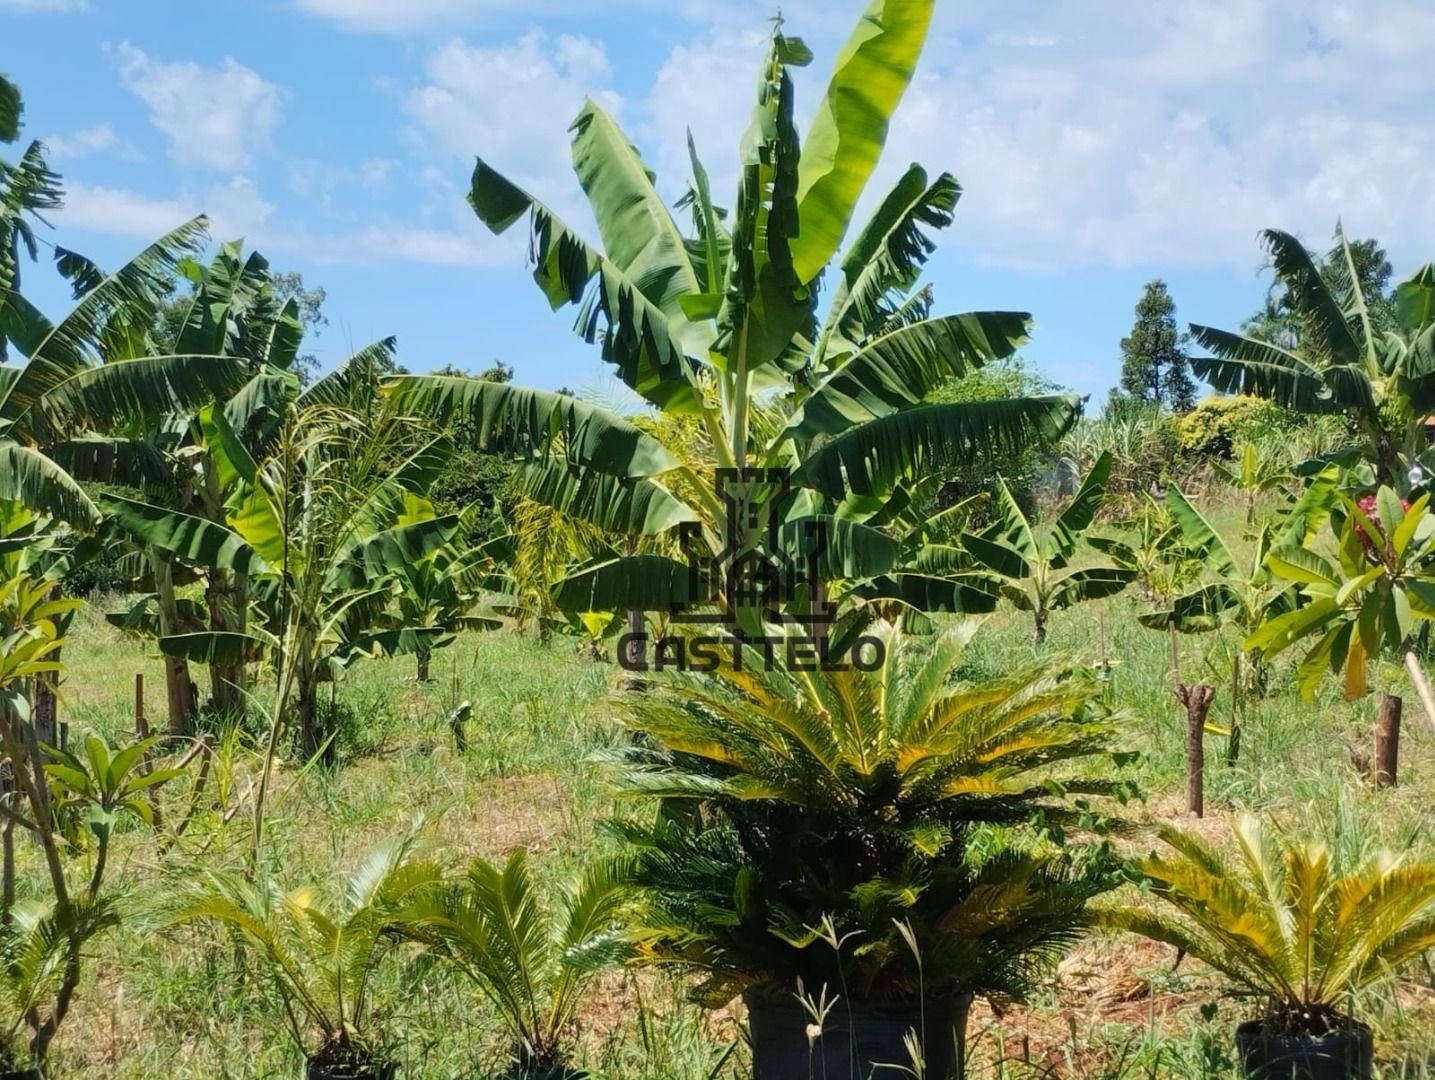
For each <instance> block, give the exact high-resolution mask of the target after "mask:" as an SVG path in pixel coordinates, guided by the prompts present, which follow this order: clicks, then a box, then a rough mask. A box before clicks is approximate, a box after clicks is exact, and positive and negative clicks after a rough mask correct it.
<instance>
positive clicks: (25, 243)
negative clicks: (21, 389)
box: [0, 75, 61, 363]
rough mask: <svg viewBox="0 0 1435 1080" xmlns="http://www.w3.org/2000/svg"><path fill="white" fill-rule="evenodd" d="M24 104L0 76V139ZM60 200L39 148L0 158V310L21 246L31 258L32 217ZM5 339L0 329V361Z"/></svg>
mask: <svg viewBox="0 0 1435 1080" xmlns="http://www.w3.org/2000/svg"><path fill="white" fill-rule="evenodd" d="M24 114H25V103H24V100H23V98H21V96H20V88H19V87H18V86H16V85H15V84H14V83H13V82H11V81H10V80H9V79H7V78H5V76H3V75H0V143H7V144H8V143H13V142H16V141H17V140H18V139H19V138H20V131H21V128H22V126H23V124H22V121H23V118H24ZM60 204H61V189H60V178H59V177H58V176H57V175H55V173H53V172H51V171H50V167H49V165H48V164H47V163H46V161H45V147H44V144H43V143H41V142H40V141H39V140H38V139H36V140H34V141H32V142H31V143H30V144H29V145H28V146H27V147H26V148H25V151H24V153H23V154H21V155H20V160H19V161H14V162H12V161H9V160H7V159H5V158H0V310H3V304H4V299H3V298H4V296H5V294H7V293H9V292H12V291H18V290H19V288H20V265H21V262H22V259H21V252H22V250H23V251H24V252H25V253H26V254H28V255H29V257H30V259H31V260H32V261H33V260H34V259H35V257H36V255H37V254H38V245H37V244H36V241H35V232H34V228H33V226H32V224H31V222H32V220H33V221H43V220H44V217H43V215H44V214H45V213H46V212H47V211H51V210H58V209H59V208H60ZM5 352H6V348H5V340H4V335H3V334H0V363H3V362H4V360H5Z"/></svg>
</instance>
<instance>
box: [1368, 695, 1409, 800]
mask: <svg viewBox="0 0 1435 1080" xmlns="http://www.w3.org/2000/svg"><path fill="white" fill-rule="evenodd" d="M1404 705H1405V703H1404V702H1403V701H1402V700H1401V699H1400V698H1398V697H1396V696H1395V695H1394V694H1382V695H1381V698H1380V716H1379V717H1378V718H1377V719H1376V721H1375V769H1374V777H1375V786H1376V787H1378V788H1384V787H1394V786H1395V773H1396V768H1397V766H1398V765H1399V762H1400V713H1401V710H1402V709H1403V708H1404Z"/></svg>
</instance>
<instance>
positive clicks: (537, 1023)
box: [404, 848, 632, 1080]
mask: <svg viewBox="0 0 1435 1080" xmlns="http://www.w3.org/2000/svg"><path fill="white" fill-rule="evenodd" d="M631 896H632V889H631V886H630V885H629V883H628V881H627V868H626V864H625V863H623V862H621V861H615V860H611V859H608V860H600V861H597V862H594V863H593V864H592V865H591V866H589V867H588V868H587V869H586V870H585V871H584V872H583V874H582V876H581V878H580V879H579V881H578V883H577V885H576V886H575V887H574V888H573V889H571V890H568V891H564V892H562V894H561V896H560V898H559V900H558V902H557V903H556V904H555V903H552V902H550V901H548V900H547V899H546V898H545V897H544V896H543V891H542V890H541V889H540V888H539V887H538V886H537V884H536V883H535V882H534V880H533V877H532V875H531V874H530V872H529V869H528V859H527V855H526V854H525V853H524V850H523V848H517V849H516V850H515V851H514V852H513V854H512V855H511V856H509V859H508V862H507V864H506V865H504V866H503V867H501V868H500V867H497V866H494V865H493V864H491V863H489V862H487V861H485V860H483V859H475V860H474V861H473V863H472V864H471V865H470V866H469V868H468V873H467V874H466V875H464V876H463V877H461V878H458V879H456V880H454V879H450V880H448V881H446V882H445V883H444V884H443V886H442V887H440V888H438V889H431V890H428V891H426V892H425V893H424V894H423V895H422V896H420V897H418V898H417V899H416V901H415V903H414V904H412V905H411V906H410V907H409V909H408V910H407V911H406V912H405V918H404V928H405V932H406V933H408V934H410V935H411V936H413V937H414V938H416V939H417V940H420V941H422V942H424V943H426V944H427V945H428V946H429V947H430V948H431V949H432V950H433V952H434V954H435V956H436V957H437V958H438V959H439V960H440V961H442V962H443V963H446V964H449V965H452V966H453V967H454V968H455V969H456V970H457V971H459V972H460V973H462V974H463V975H464V976H465V977H467V978H468V979H469V980H471V981H472V983H473V985H474V987H475V988H476V989H477V990H478V991H479V992H480V993H481V994H482V995H483V997H484V998H485V999H486V1000H487V1001H488V1003H489V1004H490V1005H491V1006H492V1007H493V1008H494V1009H495V1010H496V1011H497V1013H498V1017H499V1020H500V1021H501V1023H502V1024H503V1027H504V1031H505V1032H506V1034H507V1036H508V1039H509V1043H510V1050H511V1059H510V1062H509V1070H508V1072H506V1073H505V1074H504V1075H505V1076H508V1077H511V1078H513V1080H563V1078H564V1077H576V1076H578V1075H579V1074H576V1073H574V1072H572V1071H571V1069H570V1064H569V1063H570V1057H569V1054H570V1050H571V1047H572V1039H573V1036H574V1034H575V1033H576V1030H575V1027H574V1025H575V1023H576V1020H577V1016H578V1010H579V1008H580V1006H581V1005H582V1004H583V1001H584V997H585V995H586V993H587V991H588V990H589V989H590V988H591V986H592V984H593V980H594V978H595V977H596V975H597V973H598V972H599V971H600V970H602V969H603V968H604V967H606V966H609V965H611V964H613V963H615V962H616V961H617V960H619V959H620V958H621V957H623V956H624V955H625V954H626V953H627V951H628V946H627V944H626V941H625V939H624V937H623V935H622V934H621V932H620V928H621V919H622V916H623V913H624V911H625V908H626V907H627V905H628V904H629V902H630V900H631Z"/></svg>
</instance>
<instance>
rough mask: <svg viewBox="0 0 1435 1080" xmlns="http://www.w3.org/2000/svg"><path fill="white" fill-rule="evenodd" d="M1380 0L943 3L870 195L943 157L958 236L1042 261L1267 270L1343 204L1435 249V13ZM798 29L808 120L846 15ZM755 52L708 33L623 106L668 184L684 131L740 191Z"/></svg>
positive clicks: (996, 253)
mask: <svg viewBox="0 0 1435 1080" xmlns="http://www.w3.org/2000/svg"><path fill="white" fill-rule="evenodd" d="M1373 7H1374V8H1378V12H1377V11H1375V10H1370V11H1367V10H1366V9H1364V8H1356V7H1353V6H1351V5H1349V4H1348V2H1345V0H1311V2H1306V0H1171V2H1169V3H1166V4H1161V5H1133V4H1129V3H1126V2H1124V0H1071V2H1069V3H1063V4H1060V5H1058V4H1053V3H1037V2H1033V0H1015V2H1014V3H1011V4H1005V5H945V6H943V5H939V8H938V14H937V21H936V23H935V24H934V26H933V32H932V36H931V40H930V42H929V45H928V49H927V52H926V54H925V55H924V57H923V60H922V65H921V67H920V68H919V73H918V77H917V79H916V81H915V82H914V84H913V86H912V89H911V90H910V92H909V93H908V95H907V98H906V100H905V101H904V103H903V106H902V109H901V111H900V112H899V114H898V116H897V118H896V121H895V122H894V124H893V128H892V132H891V136H890V138H889V141H888V149H887V154H886V156H885V157H884V160H883V165H882V167H881V170H880V172H879V174H878V176H877V177H876V178H874V181H873V184H872V185H871V189H870V190H869V193H868V202H869V203H871V202H872V201H873V200H875V197H876V196H877V194H879V193H880V191H881V190H883V186H884V185H885V184H888V183H890V182H892V181H893V180H894V179H895V177H896V175H897V174H898V173H899V172H900V171H901V170H902V169H904V168H905V167H906V165H907V163H908V162H910V161H920V162H922V163H924V164H926V165H927V166H928V168H929V169H930V170H931V171H933V172H936V171H939V170H942V169H948V170H950V171H952V172H953V173H955V174H956V176H957V177H958V179H959V180H960V181H961V183H962V185H963V188H964V189H965V194H964V196H963V200H962V204H961V206H960V208H959V210H958V214H957V223H956V225H955V227H954V229H953V230H952V233H951V235H950V238H949V239H948V240H947V241H946V244H945V247H946V249H947V250H949V251H952V250H957V249H959V251H960V253H959V256H958V257H959V258H961V259H962V260H964V261H968V262H970V261H982V262H987V263H991V264H996V265H1002V266H1008V267H1016V268H1021V269H1028V270H1039V271H1043V272H1045V271H1062V270H1067V269H1070V268H1073V267H1083V266H1103V267H1113V266H1115V267H1120V266H1135V265H1141V266H1146V265H1154V266H1184V267H1196V266H1219V267H1223V268H1227V267H1229V268H1236V269H1239V270H1241V271H1243V272H1244V271H1249V270H1250V269H1252V268H1253V267H1254V266H1256V265H1257V264H1258V263H1259V260H1260V252H1259V250H1258V248H1257V246H1256V243H1255V236H1256V233H1257V231H1258V230H1259V229H1261V228H1263V227H1268V226H1281V227H1284V228H1288V229H1293V230H1296V231H1300V232H1303V233H1304V234H1305V235H1306V236H1307V237H1308V238H1309V239H1310V240H1311V242H1313V243H1318V244H1321V245H1323V244H1324V243H1325V242H1326V240H1327V238H1328V237H1329V235H1330V231H1331V229H1332V227H1333V225H1334V223H1335V220H1336V218H1337V217H1343V218H1344V220H1345V223H1346V225H1347V227H1348V228H1349V229H1350V230H1351V231H1352V232H1354V233H1356V234H1358V235H1375V236H1378V237H1380V238H1381V239H1382V241H1384V242H1385V243H1386V244H1387V245H1388V246H1389V248H1390V249H1391V251H1392V254H1393V255H1394V256H1395V262H1396V264H1397V268H1403V267H1406V266H1409V265H1410V264H1412V263H1413V262H1415V261H1416V260H1417V259H1418V260H1420V261H1423V260H1425V259H1428V258H1429V257H1430V255H1431V249H1432V248H1435V125H1431V124H1430V123H1429V122H1428V102H1427V100H1426V99H1427V98H1428V94H1427V92H1426V87H1427V86H1428V84H1429V75H1428V66H1429V59H1428V57H1429V49H1428V43H1429V42H1430V41H1431V40H1435V8H1431V7H1429V6H1428V5H1426V4H1421V3H1418V2H1416V0H1381V2H1380V3H1379V4H1377V5H1373ZM714 22H715V23H716V22H717V20H716V19H715V20H714ZM788 29H789V30H790V31H791V32H793V33H797V34H803V33H804V32H806V31H811V30H816V31H817V33H809V34H808V37H809V40H810V41H811V43H812V44H813V45H814V46H815V47H816V51H817V59H816V61H815V62H814V64H813V66H812V68H810V69H808V70H807V71H806V72H802V73H799V75H798V92H799V104H798V112H799V116H802V117H805V116H807V115H810V112H811V109H812V107H813V104H814V102H815V99H816V96H817V95H818V94H820V93H821V82H822V80H824V79H825V77H826V73H827V71H828V70H829V65H830V64H831V62H832V58H833V56H834V53H835V50H834V49H833V48H832V47H831V42H830V41H828V40H827V39H826V37H825V35H826V34H827V33H828V32H829V31H830V30H831V29H832V28H831V27H830V26H823V25H822V24H821V23H820V22H814V20H813V18H812V17H810V15H797V16H794V17H792V18H790V19H789V23H788ZM845 29H846V27H845V26H843V27H841V28H839V31H838V32H839V34H840V33H841V32H845ZM819 33H820V34H823V35H824V37H822V38H819V36H818V34H819ZM760 51H761V47H760V45H758V44H754V43H753V42H752V40H751V38H748V39H744V38H743V37H742V36H741V35H739V34H736V33H733V32H731V31H728V30H717V29H715V30H713V31H711V32H710V33H709V34H708V35H707V36H706V37H699V38H697V39H696V40H694V41H691V42H688V43H684V44H680V45H678V46H676V47H675V48H673V50H672V51H671V53H670V54H669V56H668V58H667V61H666V63H665V64H663V65H662V67H661V68H660V70H659V72H658V73H657V76H656V78H655V80H654V84H653V90H652V92H651V93H650V95H649V96H648V98H647V99H646V101H644V102H642V103H638V102H633V103H631V104H630V110H629V111H630V113H631V114H633V115H636V116H638V117H640V118H641V119H642V120H643V121H644V122H645V123H644V124H639V125H634V126H635V128H636V130H635V131H634V132H633V134H634V135H635V136H639V137H641V140H642V141H643V142H644V143H645V146H644V149H645V151H646V152H647V153H648V155H649V157H650V159H651V160H652V161H654V162H655V163H657V164H658V165H659V172H660V174H661V175H662V177H663V179H664V181H665V191H666V192H667V193H668V194H673V193H674V192H675V188H674V183H675V182H676V183H679V184H680V183H681V182H682V181H683V179H684V178H685V176H686V174H687V165H686V147H685V145H684V143H683V139H684V130H685V127H686V126H687V125H688V124H691V126H692V128H693V130H694V133H695V135H696V137H697V139H698V145H699V149H700V150H701V152H702V154H703V158H704V162H705V164H706V165H707V167H708V169H709V171H710V172H711V173H712V174H713V177H714V185H715V188H716V190H717V194H718V197H719V200H720V201H722V200H723V199H729V200H730V198H731V196H730V195H729V194H728V193H729V191H730V189H731V183H732V179H733V171H732V170H733V162H734V158H735V146H736V141H735V140H736V138H737V135H738V133H739V132H740V131H741V128H742V125H743V124H744V123H745V122H746V111H747V108H748V106H749V104H750V102H751V100H752V94H753V82H754V79H753V78H752V75H751V73H752V71H753V70H754V68H755V65H756V64H757V62H758V60H759V58H760Z"/></svg>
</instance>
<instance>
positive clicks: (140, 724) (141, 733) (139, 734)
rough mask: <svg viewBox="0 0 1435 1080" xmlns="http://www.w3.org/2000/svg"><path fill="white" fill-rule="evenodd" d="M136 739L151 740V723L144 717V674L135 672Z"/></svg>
mask: <svg viewBox="0 0 1435 1080" xmlns="http://www.w3.org/2000/svg"><path fill="white" fill-rule="evenodd" d="M135 738H136V739H148V738H149V721H148V720H146V719H145V715H144V672H143V671H136V672H135Z"/></svg>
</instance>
